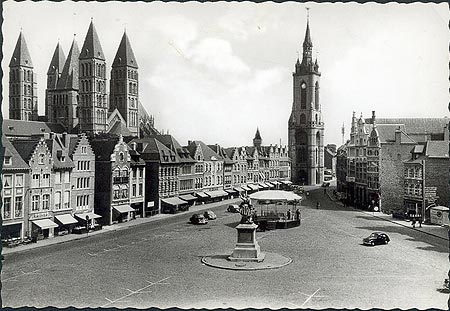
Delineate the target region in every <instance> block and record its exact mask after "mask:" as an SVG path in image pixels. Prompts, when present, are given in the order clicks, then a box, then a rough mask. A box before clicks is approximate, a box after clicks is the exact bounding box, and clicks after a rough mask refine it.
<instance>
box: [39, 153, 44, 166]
mask: <svg viewBox="0 0 450 311" xmlns="http://www.w3.org/2000/svg"><path fill="white" fill-rule="evenodd" d="M44 156H45V155H44V154H43V153H41V154H39V162H38V163H39V164H44Z"/></svg>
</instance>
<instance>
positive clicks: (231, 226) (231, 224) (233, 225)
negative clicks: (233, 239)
mask: <svg viewBox="0 0 450 311" xmlns="http://www.w3.org/2000/svg"><path fill="white" fill-rule="evenodd" d="M224 225H225V226H227V227H230V228H233V229H234V228H236V226H237V225H239V221H234V222H229V223H226V224H224Z"/></svg>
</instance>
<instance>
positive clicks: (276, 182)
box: [271, 180, 280, 186]
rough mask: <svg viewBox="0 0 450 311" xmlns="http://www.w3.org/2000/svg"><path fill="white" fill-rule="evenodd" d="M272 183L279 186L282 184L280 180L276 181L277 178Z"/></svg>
mask: <svg viewBox="0 0 450 311" xmlns="http://www.w3.org/2000/svg"><path fill="white" fill-rule="evenodd" d="M271 183H272V184H274V185H275V186H278V185H279V184H280V183H279V182H278V181H276V180H274V181H271Z"/></svg>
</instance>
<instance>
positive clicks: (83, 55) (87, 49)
mask: <svg viewBox="0 0 450 311" xmlns="http://www.w3.org/2000/svg"><path fill="white" fill-rule="evenodd" d="M91 58H97V59H100V60H105V55H104V54H103V49H102V46H101V44H100V40H99V38H98V35H97V30H95V26H94V21H93V20H92V19H91V24H90V25H89V29H88V32H87V34H86V38H85V39H84V44H83V48H82V49H81V52H80V59H91Z"/></svg>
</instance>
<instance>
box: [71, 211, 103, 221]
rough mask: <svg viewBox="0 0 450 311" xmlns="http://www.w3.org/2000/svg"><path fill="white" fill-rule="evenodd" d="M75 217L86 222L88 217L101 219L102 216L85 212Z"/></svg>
mask: <svg viewBox="0 0 450 311" xmlns="http://www.w3.org/2000/svg"><path fill="white" fill-rule="evenodd" d="M75 216H77V217H78V218H81V219H83V220H86V216H89V219H97V218H102V216H100V215H97V214H94V213H93V212H87V213H82V214H75Z"/></svg>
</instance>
